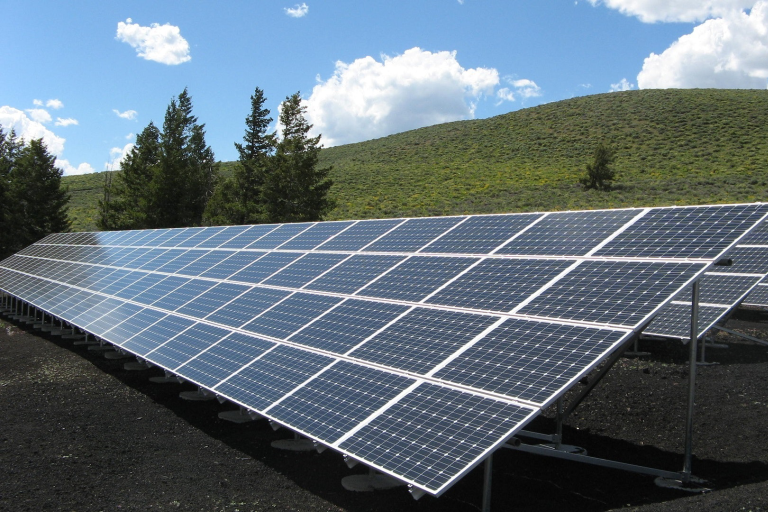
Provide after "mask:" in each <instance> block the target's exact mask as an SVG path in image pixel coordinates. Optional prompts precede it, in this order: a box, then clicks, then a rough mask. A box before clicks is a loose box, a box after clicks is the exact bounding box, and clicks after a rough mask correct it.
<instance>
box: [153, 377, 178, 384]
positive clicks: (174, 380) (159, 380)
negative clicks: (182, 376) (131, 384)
mask: <svg viewBox="0 0 768 512" xmlns="http://www.w3.org/2000/svg"><path fill="white" fill-rule="evenodd" d="M149 382H153V383H155V384H171V383H173V384H178V383H179V379H177V378H176V377H173V376H171V377H165V376H163V377H150V378H149Z"/></svg>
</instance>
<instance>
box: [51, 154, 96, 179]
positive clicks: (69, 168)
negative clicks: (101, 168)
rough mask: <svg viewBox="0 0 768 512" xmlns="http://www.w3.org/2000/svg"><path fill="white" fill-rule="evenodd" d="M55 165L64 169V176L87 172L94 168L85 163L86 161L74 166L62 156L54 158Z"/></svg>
mask: <svg viewBox="0 0 768 512" xmlns="http://www.w3.org/2000/svg"><path fill="white" fill-rule="evenodd" d="M56 167H58V168H60V169H61V170H62V171H64V176H72V175H75V174H89V173H92V172H93V171H94V170H95V169H94V168H93V167H91V165H90V164H87V163H82V164H80V165H78V166H77V167H75V166H74V165H72V164H70V163H69V160H64V159H62V158H57V159H56Z"/></svg>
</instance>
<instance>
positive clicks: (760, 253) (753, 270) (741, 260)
mask: <svg viewBox="0 0 768 512" xmlns="http://www.w3.org/2000/svg"><path fill="white" fill-rule="evenodd" d="M728 258H730V259H731V260H733V265H731V266H730V267H721V266H716V267H713V268H712V271H714V272H729V273H730V272H738V273H743V274H763V275H765V274H768V246H765V247H744V246H742V245H738V246H736V247H735V248H734V249H733V250H732V251H730V252H729V253H728Z"/></svg>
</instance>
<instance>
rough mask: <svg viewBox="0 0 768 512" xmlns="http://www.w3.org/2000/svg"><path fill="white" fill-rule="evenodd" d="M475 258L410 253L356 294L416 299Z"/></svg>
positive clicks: (440, 284)
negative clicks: (411, 254)
mask: <svg viewBox="0 0 768 512" xmlns="http://www.w3.org/2000/svg"><path fill="white" fill-rule="evenodd" d="M476 261H477V260H476V259H474V258H449V257H445V258H434V257H426V256H412V257H410V258H408V259H407V260H406V261H404V262H403V263H401V264H400V265H398V266H397V267H395V268H393V269H392V270H390V271H389V272H387V273H386V274H384V275H382V276H381V277H380V278H378V279H377V280H376V281H374V282H372V283H370V284H369V285H368V286H366V287H365V288H362V289H361V290H359V291H358V292H357V295H362V296H365V297H380V298H383V299H393V300H407V301H412V302H418V301H420V300H422V299H424V298H425V297H426V296H427V295H429V294H430V293H432V292H434V291H435V290H437V289H438V288H440V287H441V286H442V285H444V284H445V283H447V282H448V281H449V280H450V279H453V278H454V277H456V276H457V275H458V274H459V273H461V272H462V271H463V270H465V269H466V268H467V267H469V266H470V265H472V264H473V263H475V262H476Z"/></svg>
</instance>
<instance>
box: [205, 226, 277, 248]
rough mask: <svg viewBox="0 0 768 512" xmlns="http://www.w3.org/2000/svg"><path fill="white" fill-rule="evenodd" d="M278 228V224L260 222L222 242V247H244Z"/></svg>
mask: <svg viewBox="0 0 768 512" xmlns="http://www.w3.org/2000/svg"><path fill="white" fill-rule="evenodd" d="M276 228H277V224H259V225H256V226H251V227H250V229H248V230H247V231H244V232H243V233H240V234H239V235H237V236H236V237H234V238H231V239H229V240H227V241H226V242H224V243H223V244H221V245H220V246H219V247H220V248H221V249H243V248H245V247H248V246H249V245H251V244H252V243H253V242H255V241H256V240H258V239H259V238H261V237H263V236H264V235H266V234H267V233H269V232H270V231H273V230H274V229H276Z"/></svg>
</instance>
